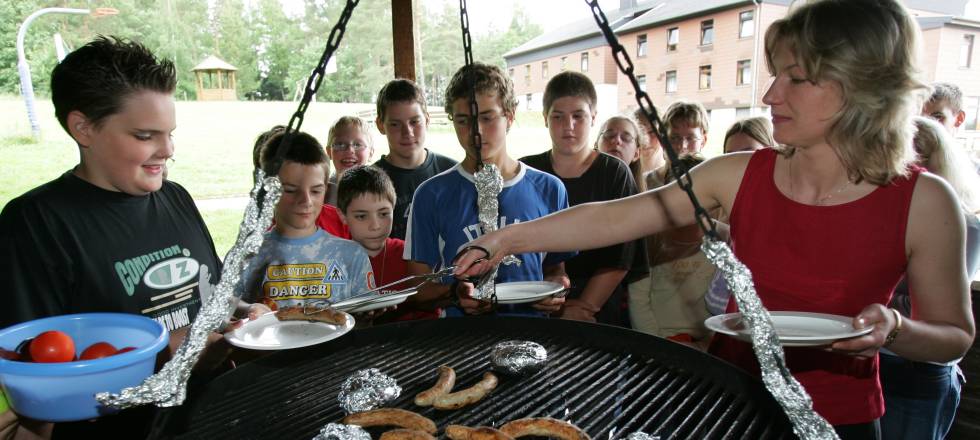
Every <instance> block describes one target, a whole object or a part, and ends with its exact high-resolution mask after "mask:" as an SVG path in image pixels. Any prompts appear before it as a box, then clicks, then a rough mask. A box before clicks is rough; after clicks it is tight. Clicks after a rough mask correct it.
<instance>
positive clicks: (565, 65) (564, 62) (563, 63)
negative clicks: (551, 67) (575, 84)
mask: <svg viewBox="0 0 980 440" xmlns="http://www.w3.org/2000/svg"><path fill="white" fill-rule="evenodd" d="M566 68H568V57H561V71H562V72H564V71H565V69H566Z"/></svg>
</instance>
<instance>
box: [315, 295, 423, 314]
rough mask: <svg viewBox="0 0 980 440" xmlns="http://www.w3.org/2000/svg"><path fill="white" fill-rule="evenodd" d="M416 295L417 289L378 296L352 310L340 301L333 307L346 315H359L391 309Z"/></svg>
mask: <svg viewBox="0 0 980 440" xmlns="http://www.w3.org/2000/svg"><path fill="white" fill-rule="evenodd" d="M416 293H418V289H412V290H409V291H407V292H392V293H386V294H384V295H378V297H377V298H376V299H372V300H371V301H368V302H366V303H361V304H360V305H358V306H355V307H353V308H350V307H347V306H345V304H344V303H345V302H346V301H341V302H338V303H336V304H334V305H333V307H334V308H335V309H337V310H340V311H342V312H347V313H361V312H367V311H371V310H376V309H382V308H385V307H391V306H394V305H398V304H401V303H403V302H405V299H407V298H408V297H410V296H412V295H415V294H416Z"/></svg>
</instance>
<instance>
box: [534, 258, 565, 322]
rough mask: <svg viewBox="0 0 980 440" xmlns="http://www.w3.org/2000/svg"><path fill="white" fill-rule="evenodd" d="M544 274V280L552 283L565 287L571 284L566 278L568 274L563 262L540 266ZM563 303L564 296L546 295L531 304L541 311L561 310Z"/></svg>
mask: <svg viewBox="0 0 980 440" xmlns="http://www.w3.org/2000/svg"><path fill="white" fill-rule="evenodd" d="M541 271H542V273H543V275H544V280H545V281H551V282H553V283H558V284H561V285H562V286H565V288H566V289H567V288H568V287H569V286H570V285H571V284H572V282H571V280H569V279H568V274H566V273H565V263H557V264H552V265H548V266H545V267H543V268H541ZM563 304H565V297H564V296H562V297H559V298H555V297H548V298H545V299H542V300H541V301H538V302H536V303H534V304H532V305H531V306H532V307H534V308H535V309H537V310H541V311H542V312H557V311H559V310H561V306H562V305H563Z"/></svg>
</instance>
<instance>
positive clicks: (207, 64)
mask: <svg viewBox="0 0 980 440" xmlns="http://www.w3.org/2000/svg"><path fill="white" fill-rule="evenodd" d="M197 70H238V68H237V67H235V66H232V65H231V64H228V63H227V62H225V61H224V60H222V59H221V58H218V57H216V56H214V55H209V56H208V57H207V58H205V59H204V61H201V63H200V64H198V65H197V66H194V68H193V69H191V71H197Z"/></svg>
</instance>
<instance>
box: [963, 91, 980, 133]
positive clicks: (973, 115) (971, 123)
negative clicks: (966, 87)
mask: <svg viewBox="0 0 980 440" xmlns="http://www.w3.org/2000/svg"><path fill="white" fill-rule="evenodd" d="M963 110H964V112H965V113H966V119H965V120H964V121H963V129H964V130H971V131H972V130H980V121H978V120H977V119H978V118H977V112H978V110H980V96H967V97H964V98H963Z"/></svg>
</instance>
